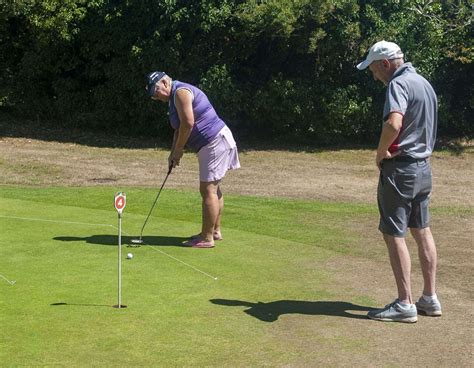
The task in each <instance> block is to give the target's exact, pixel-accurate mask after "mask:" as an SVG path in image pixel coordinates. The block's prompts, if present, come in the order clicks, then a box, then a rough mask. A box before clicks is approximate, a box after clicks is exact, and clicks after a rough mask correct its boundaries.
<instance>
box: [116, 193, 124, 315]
mask: <svg viewBox="0 0 474 368" xmlns="http://www.w3.org/2000/svg"><path fill="white" fill-rule="evenodd" d="M126 203H127V197H126V195H125V193H123V192H118V193H116V194H115V198H114V205H115V209H116V210H117V213H118V303H117V305H114V308H127V306H126V305H123V304H122V212H123V210H124V208H125V204H126Z"/></svg>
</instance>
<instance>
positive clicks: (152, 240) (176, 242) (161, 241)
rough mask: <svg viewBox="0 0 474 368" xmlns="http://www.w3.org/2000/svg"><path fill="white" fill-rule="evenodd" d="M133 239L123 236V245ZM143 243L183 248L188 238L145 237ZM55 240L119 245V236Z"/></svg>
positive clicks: (62, 237) (74, 237)
mask: <svg viewBox="0 0 474 368" xmlns="http://www.w3.org/2000/svg"><path fill="white" fill-rule="evenodd" d="M132 239H137V237H136V236H135V237H134V236H123V235H122V244H124V245H127V244H132ZM142 239H143V243H144V244H145V245H152V246H175V247H182V246H183V244H182V243H183V242H184V241H185V240H187V239H188V238H183V237H178V236H144V237H143V238H142ZM53 240H57V241H62V242H77V241H83V242H86V243H87V244H98V245H118V235H106V234H104V235H91V236H84V237H78V236H56V237H54V238H53Z"/></svg>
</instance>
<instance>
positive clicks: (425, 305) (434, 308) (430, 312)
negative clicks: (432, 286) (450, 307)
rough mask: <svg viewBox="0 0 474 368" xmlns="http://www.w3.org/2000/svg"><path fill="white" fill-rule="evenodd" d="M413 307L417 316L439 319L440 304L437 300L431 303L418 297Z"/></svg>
mask: <svg viewBox="0 0 474 368" xmlns="http://www.w3.org/2000/svg"><path fill="white" fill-rule="evenodd" d="M415 305H416V309H417V310H418V313H419V314H424V315H427V316H431V317H439V316H441V314H442V312H441V303H440V302H439V300H438V299H436V300H434V301H432V302H427V301H426V300H425V299H424V298H423V297H420V299H418V301H417V302H416V303H415Z"/></svg>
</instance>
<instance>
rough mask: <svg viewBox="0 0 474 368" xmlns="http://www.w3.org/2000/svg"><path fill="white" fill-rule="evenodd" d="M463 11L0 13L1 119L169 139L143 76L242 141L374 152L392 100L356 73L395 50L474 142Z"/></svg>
mask: <svg viewBox="0 0 474 368" xmlns="http://www.w3.org/2000/svg"><path fill="white" fill-rule="evenodd" d="M470 17H471V8H470V6H469V3H468V2H467V1H441V2H436V1H434V2H433V1H422V0H417V1H403V0H398V1H397V0H392V1H390V0H385V1H381V0H377V1H375V0H373V1H351V0H267V1H264V0H261V1H258V0H240V1H230V0H203V1H188V0H187V1H184V0H162V1H156V0H128V1H118V0H116V1H113V0H109V1H105V0H93V1H90V0H62V1H59V0H56V1H53V0H29V1H28V0H23V1H20V0H16V1H9V2H8V3H4V2H2V3H1V4H0V67H1V70H2V72H1V75H0V84H1V87H0V105H3V106H10V107H11V108H13V109H14V110H15V111H17V112H18V113H19V114H21V115H22V116H24V117H27V118H31V119H33V120H37V121H41V120H43V119H48V120H51V119H54V120H55V121H57V124H58V125H62V126H64V127H83V128H84V129H98V130H110V129H116V130H120V131H122V132H123V133H127V134H136V135H139V134H146V135H156V136H159V135H163V136H164V135H168V134H169V129H170V128H169V126H168V123H167V115H166V113H167V111H166V106H165V105H164V104H156V103H152V102H150V100H148V99H147V98H146V96H145V93H144V75H145V74H146V73H147V72H149V71H152V70H164V71H166V72H167V73H168V74H169V75H171V76H172V77H174V78H175V79H179V80H182V81H186V82H190V83H193V84H195V85H198V86H200V87H201V88H202V89H203V90H205V91H206V92H207V93H208V95H209V97H210V99H211V101H212V102H213V104H214V106H215V107H216V109H217V110H218V112H219V113H220V115H221V116H222V117H223V118H224V119H225V120H226V122H227V123H228V124H229V125H230V126H231V127H232V128H233V129H234V131H235V133H236V135H237V136H238V137H239V138H241V139H255V140H259V141H263V142H267V141H271V142H275V141H277V142H278V141H282V142H294V143H305V144H306V143H312V144H315V145H321V144H338V143H346V142H352V143H374V142H376V140H377V136H378V134H379V131H380V124H381V111H382V105H383V99H384V87H383V86H382V85H380V84H378V83H376V82H375V81H373V80H372V77H371V75H370V73H368V72H358V71H357V70H356V69H355V65H356V64H357V63H358V62H359V61H360V60H361V59H362V58H363V57H364V55H365V54H366V52H367V49H368V48H369V47H370V46H371V45H372V44H373V43H374V42H376V41H378V40H380V39H386V40H392V41H395V42H397V43H398V44H399V45H400V46H401V47H402V49H403V50H404V51H405V54H406V59H407V61H411V62H413V63H414V65H415V66H416V67H418V69H419V71H420V72H421V73H422V74H423V75H424V76H425V77H426V78H427V79H428V80H430V81H431V82H432V83H433V85H434V87H435V89H436V91H437V93H438V96H439V100H440V123H439V128H440V129H439V130H440V134H441V135H449V136H458V137H464V136H467V137H472V135H473V132H474V130H473V124H471V123H470V122H471V120H472V118H471V114H472V104H473V99H472V95H473V94H472V92H473V84H472V80H473V79H472V76H473V75H472V74H473V71H472V70H473V68H472V61H473V44H472V40H473V39H474V37H473V34H472V25H471V24H470Z"/></svg>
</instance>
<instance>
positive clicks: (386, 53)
mask: <svg viewBox="0 0 474 368" xmlns="http://www.w3.org/2000/svg"><path fill="white" fill-rule="evenodd" d="M402 57H403V52H402V50H401V49H400V46H398V45H397V44H396V43H393V42H387V41H379V42H377V43H376V44H375V45H373V46H372V47H371V48H370V50H369V54H368V55H367V59H365V60H364V61H363V62H362V63H360V64H358V65H357V69H359V70H364V69H365V68H367V67H368V66H369V65H370V64H372V62H373V61H376V60H383V59H388V60H391V59H399V58H402Z"/></svg>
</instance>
